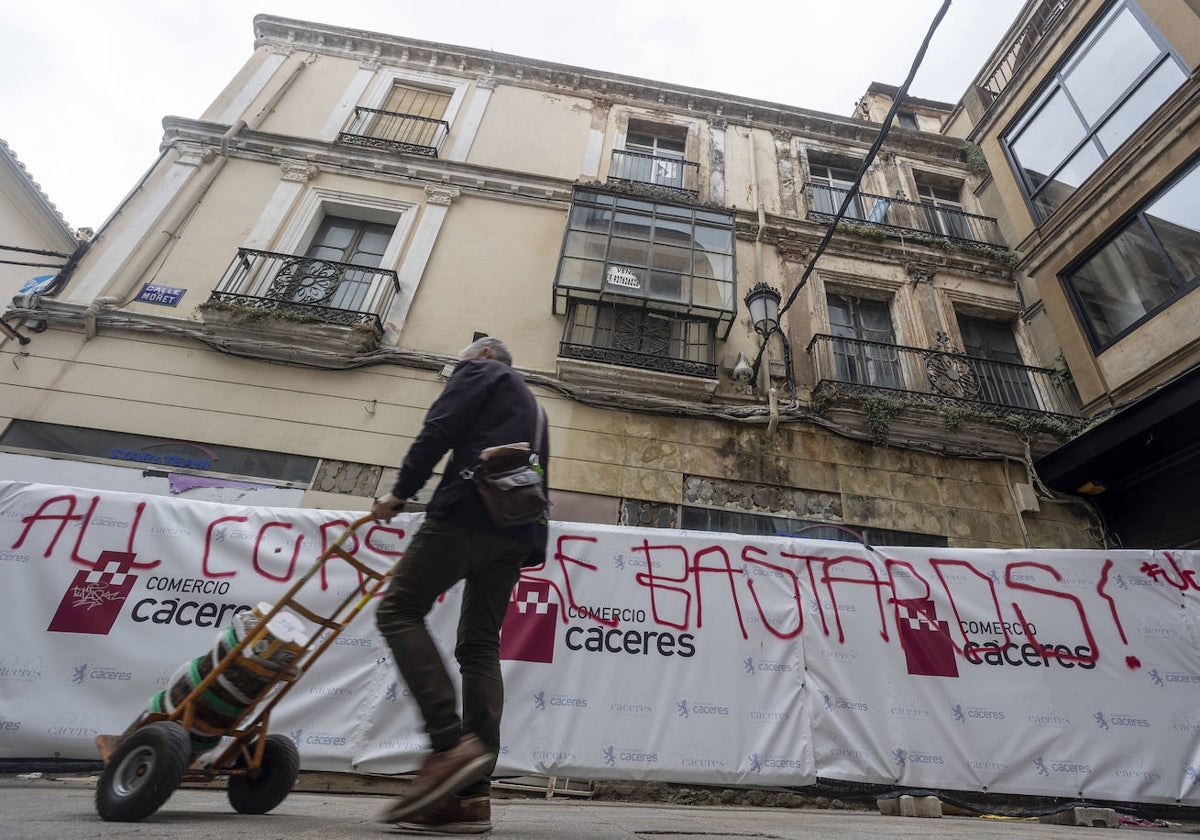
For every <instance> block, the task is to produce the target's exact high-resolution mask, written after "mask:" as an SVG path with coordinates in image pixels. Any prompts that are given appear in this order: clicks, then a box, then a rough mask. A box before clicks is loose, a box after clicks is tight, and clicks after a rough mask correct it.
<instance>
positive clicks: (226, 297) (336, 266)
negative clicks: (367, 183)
mask: <svg viewBox="0 0 1200 840" xmlns="http://www.w3.org/2000/svg"><path fill="white" fill-rule="evenodd" d="M399 291H400V280H399V278H398V277H397V276H396V272H394V271H392V270H390V269H386V268H371V267H370V266H361V265H353V264H351V263H343V262H334V261H332V260H321V259H314V258H312V257H300V256H296V255H294V254H276V253H272V252H270V251H259V250H256V249H254V248H238V252H237V256H236V257H234V259H233V262H231V263H230V264H229V268H227V269H225V276H223V277H222V278H221V282H220V284H219V285H218V286H217V288H216V289H214V290H213V292H212V294H211V295H210V297H209V300H210V301H216V302H220V303H225V304H229V305H230V306H235V307H245V308H247V309H257V310H266V311H271V312H278V313H281V314H286V315H288V316H291V317H293V318H294V319H295V320H297V321H303V320H312V321H317V322H321V323H325V324H336V325H340V326H355V325H359V324H362V325H366V326H370V327H374V328H375V329H376V330H378V331H380V332H382V330H383V317H384V316H385V315H386V314H387V311H388V307H389V306H391V303H392V301H393V300H394V299H395V297H396V295H397V293H398V292H399Z"/></svg>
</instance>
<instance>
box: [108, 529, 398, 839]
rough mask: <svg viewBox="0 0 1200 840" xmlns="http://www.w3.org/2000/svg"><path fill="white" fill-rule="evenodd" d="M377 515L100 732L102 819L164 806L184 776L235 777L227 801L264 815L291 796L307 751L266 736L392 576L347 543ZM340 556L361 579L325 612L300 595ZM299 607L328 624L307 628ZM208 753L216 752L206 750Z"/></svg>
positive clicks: (130, 817)
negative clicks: (279, 709)
mask: <svg viewBox="0 0 1200 840" xmlns="http://www.w3.org/2000/svg"><path fill="white" fill-rule="evenodd" d="M371 521H372V518H371V516H370V515H369V514H368V515H367V516H363V517H361V518H359V519H357V520H355V521H354V522H353V523H351V524H350V526H349V527H347V528H346V530H345V531H343V532H342V534H341V536H339V537H338V538H337V540H336V541H335V542H334V543H333V545H331V546H330V547H329V548H328V549H327V550H326V551H325V552H323V553H322V554H321V556H320V557H319V558H318V559H317V561H316V562H315V563H314V564H313V566H312V568H310V569H309V570H308V571H307V572H306V573H305V574H304V575H303V576H302V577H300V578H299V579H298V580H297V581H296V582H295V583H294V584H293V585H292V586H291V588H290V589H288V591H287V592H286V593H284V595H283V596H282V597H281V598H280V599H279V600H278V601H277V602H276V603H275V604H274V605H273V606H272V605H268V604H260V605H259V606H258V608H257V609H256V610H254V611H253V613H239V614H238V616H235V623H234V625H231V626H230V627H229V628H227V630H225V631H223V632H222V633H221V635H220V636H218V639H217V642H216V644H215V645H214V648H213V650H212V652H211V654H205V655H203V656H200V657H197V658H196V659H194V660H191V661H190V662H186V663H184V665H183V666H181V668H180V669H179V671H177V672H176V675H175V677H173V678H172V681H171V684H169V685H168V689H167V691H165V692H159V693H158V694H157V695H155V697H154V699H153V700H152V701H151V704H150V708H149V709H148V710H147V711H145V712H143V713H142V714H141V715H140V716H139V717H138V718H137V719H136V720H135V721H134V722H133V723H132V724H130V726H129V728H128V729H126V730H125V732H123V733H122V734H120V735H99V736H97V738H96V746H97V747H98V748H99V750H100V758H101V759H102V760H103V761H104V769H103V771H102V772H101V774H100V780H99V782H98V784H97V786H96V811H97V812H98V813H99V814H100V817H101V818H102V819H104V820H108V821H116V822H136V821H137V820H141V819H144V818H146V817H148V816H150V815H151V814H153V813H154V812H155V811H157V810H158V809H159V808H160V807H162V805H163V803H165V802H166V801H167V799H168V798H169V797H170V796H171V794H172V793H173V792H174V791H175V789H176V788H177V787H179V785H180V784H181V783H183V782H185V781H189V782H210V781H214V780H215V779H217V777H219V776H227V777H228V779H229V802H230V804H231V805H232V806H233V808H234V810H236V811H237V812H239V813H242V814H265V813H266V812H268V811H270V810H271V809H272V808H274V807H275V806H276V805H278V804H279V803H280V802H282V801H283V800H284V799H285V798H286V797H287V795H288V794H289V793H290V792H291V790H292V787H293V786H294V785H295V783H296V779H297V777H298V776H299V772H300V752H299V749H298V748H297V746H296V744H295V743H294V742H293V741H292V739H291V738H289V737H287V736H286V735H277V734H272V735H268V734H267V728H268V725H269V723H270V716H271V710H272V709H274V708H275V704H277V703H278V702H279V701H280V700H282V699H283V698H284V697H286V696H287V693H288V691H289V690H291V688H292V686H293V685H295V683H296V681H297V680H298V679H300V677H302V676H303V675H304V673H305V672H306V671H307V670H308V668H309V667H310V666H311V665H312V664H313V662H315V661H316V659H317V657H319V656H320V655H321V654H322V653H324V652H325V649H326V648H328V647H329V646H330V645H331V644H333V641H334V640H335V639H336V638H337V637H338V635H339V634H340V633H341V632H342V630H343V629H344V628H345V627H346V625H347V624H349V623H350V622H351V621H352V620H353V619H354V617H355V616H356V615H358V613H359V612H360V611H361V610H362V609H363V607H365V606H366V605H367V604H368V603H369V602H370V600H371V598H372V597H374V596H375V594H376V593H377V592H378V591H379V590H380V589H381V588H382V587H383V585H384V583H385V581H386V580H387V577H388V575H389V573H390V572H379V571H376V570H374V569H371V568H370V567H369V566H367V565H366V564H364V563H362V562H361V561H359V560H357V559H355V558H354V556H353V555H352V554H351V553H350V552H348V551H347V550H346V549H345V548H344V547H343V546H344V545H345V543H346V541H347V540H348V539H349V538H350V536H351V535H352V534H354V532H355V531H357V530H358V528H360V527H361V526H363V525H365V524H366V523H368V522H371ZM334 557H339V558H341V559H342V560H345V561H346V562H347V563H349V564H350V565H351V566H352V567H353V568H354V569H355V570H356V571H357V572H358V573H359V575H360V579H359V586H358V588H357V589H356V590H352V591H351V592H350V593H349V594H348V595H347V596H346V597H345V599H344V600H342V602H341V603H340V604H339V605H338V606H337V607H336V608H335V609H334V610H333V611H332V614H331V615H330V616H329V617H325V616H321V615H318V614H317V613H316V612H314V611H313V610H311V609H309V608H308V607H305V606H304V605H303V604H301V603H299V602H298V601H297V600H296V595H297V593H298V592H299V591H300V590H301V589H302V588H303V587H304V585H305V584H306V583H308V582H309V581H310V580H312V578H313V576H314V575H315V574H316V573H317V572H318V571H320V570H321V569H322V568H323V567H324V566H325V563H326V562H327V561H329V560H331V559H332V558H334ZM285 611H286V612H285ZM292 613H297V614H299V615H301V616H303V617H304V618H306V619H308V621H310V622H312V623H313V624H315V625H317V627H318V628H321V629H320V630H318V632H317V633H315V634H313V635H311V636H306V635H304V634H303V633H300V632H299V630H300V629H302V627H301V625H300V623H299V621H298V620H297V619H296V618H295V617H294V616H293V615H292ZM235 625H237V626H235ZM189 688H190V690H188V689H189ZM223 739H228V740H226V742H225V743H224V746H222V747H220V749H219V751H217V749H218V745H220V743H221V742H222V740H223ZM206 753H207V754H209V755H210V756H211V757H202V756H204V755H205V754H206Z"/></svg>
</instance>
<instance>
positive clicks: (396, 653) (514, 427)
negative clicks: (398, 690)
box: [371, 337, 550, 833]
mask: <svg viewBox="0 0 1200 840" xmlns="http://www.w3.org/2000/svg"><path fill="white" fill-rule="evenodd" d="M460 358H461V361H460V362H459V363H458V365H457V366H456V367H455V368H454V373H453V374H452V375H451V376H450V379H449V381H448V382H447V383H446V387H445V389H444V390H443V391H442V394H441V395H440V396H439V397H438V398H437V400H435V401H434V403H433V405H431V406H430V408H429V411H428V413H427V414H426V416H425V423H424V425H423V426H422V428H421V431H420V433H419V434H418V435H417V438H416V440H414V441H413V443H412V446H411V447H410V448H409V450H408V454H407V455H406V456H405V458H404V463H403V465H402V466H401V468H400V474H399V476H398V477H397V479H396V484H395V487H394V488H393V490H392V492H391V493H390V494H388V495H386V496H383V497H382V498H379V499H376V500H375V503H374V505H373V506H372V507H371V515H372V516H373V517H374V518H375V519H376V520H377V521H381V522H387V521H389V520H390V519H391V518H392V516H394V515H395V514H396V513H398V512H399V511H402V510H403V509H404V505H405V500H406V499H408V498H410V497H412V496H413V495H414V494H416V492H417V491H418V490H420V489H421V487H422V486H423V485H424V484H425V482H426V481H427V480H428V479H429V476H430V475H431V474H432V472H433V468H434V466H436V465H437V463H438V461H439V460H440V459H441V457H442V456H443V455H444V454H445V453H446V452H447V451H450V452H451V457H450V459H449V461H448V463H447V465H446V470H445V473H444V475H443V476H442V480H441V482H440V483H439V484H438V487H437V490H436V491H435V492H434V494H433V497H432V498H431V499H430V501H429V504H428V506H427V508H426V515H425V521H424V523H423V524H422V525H421V527H420V528H419V529H418V530H417V533H416V534H415V535H414V536H413V538H412V542H411V543H410V544H409V546H408V549H407V550H406V551H405V553H404V556H403V557H402V558H401V559H400V562H399V563H398V564H397V566H396V568H395V570H394V571H393V572H392V578H391V581H390V583H389V585H388V589H387V592H386V594H385V595H384V597H383V599H382V601H381V602H380V604H379V608H378V610H377V612H376V623H377V625H378V626H379V630H380V632H381V633H382V634H383V636H384V638H385V639H387V642H388V645H389V646H390V647H391V650H392V657H393V659H394V660H395V662H396V665H397V667H398V668H399V669H400V675H401V676H402V677H403V678H404V681H405V682H406V683H407V684H408V688H409V690H410V691H411V692H412V696H413V697H414V698H415V699H416V701H417V706H418V708H419V709H420V711H421V715H422V717H423V718H424V721H425V731H426V732H427V733H428V735H429V740H430V744H431V746H432V748H433V751H432V752H431V753H430V754H429V755H428V756H427V757H426V759H425V761H424V763H423V764H422V766H421V770H420V772H419V773H418V775H417V778H416V780H415V781H414V782H413V783H412V785H411V786H410V788H409V790H408V791H407V794H406V795H405V796H403V797H401V798H400V799H399V800H397V801H396V802H394V803H392V804H391V805H390V806H389V807H388V808H386V809H385V810H384V811H383V813H382V814H380V817H379V820H380V822H385V823H397V824H399V825H400V826H401V827H402V828H406V829H409V830H416V831H428V832H440V833H481V832H484V831H488V830H490V829H491V805H490V798H489V790H490V781H489V778H490V776H491V773H492V770H493V769H494V768H495V766H496V756H497V753H498V750H499V748H500V716H501V713H502V711H503V708H504V685H503V680H502V677H501V671H500V625H501V623H502V622H503V620H504V614H505V611H506V609H507V607H508V599H509V595H510V593H511V591H512V588H513V586H514V585H515V584H516V582H517V578H518V577H519V575H520V569H521V567H522V566H533V565H537V564H539V563H541V562H542V561H543V560H544V558H545V552H546V523H545V522H544V521H543V522H538V523H534V524H531V525H519V526H513V527H504V528H502V527H499V526H496V525H494V524H493V523H492V520H491V518H490V517H489V515H488V512H487V509H486V508H485V507H484V504H483V501H482V500H481V498H480V496H479V493H478V491H477V490H476V489H475V486H474V483H473V482H472V481H471V480H469V479H468V478H464V477H463V475H462V474H461V473H462V472H463V470H465V469H469V468H471V467H473V466H474V465H475V464H476V463H477V462H478V459H479V453H480V451H481V450H483V449H486V448H487V447H490V446H499V445H503V444H507V443H513V442H516V441H526V440H527V441H530V445H531V447H532V448H533V450H534V451H535V452H537V454H538V458H539V462H540V464H541V465H542V469H543V477H542V481H543V487H544V488H548V486H549V477H548V474H547V473H546V472H544V471H545V470H546V469H548V467H549V463H550V446H549V433H548V432H547V431H545V430H544V426H545V423H544V420H543V422H541V423H539V416H540V414H541V411H542V409H541V407H540V406H539V405H538V403H537V400H536V399H535V398H534V396H533V393H532V392H531V391H530V390H529V387H528V386H527V385H526V384H525V381H524V380H523V379H522V378H521V376H520V375H519V374H518V373H517V372H516V371H515V370H513V368H512V355H511V354H510V353H509V351H508V348H507V347H505V345H504V343H503V342H502V341H500V340H499V339H495V338H490V337H485V338H481V339H479V340H478V341H476V342H474V343H473V344H471V345H470V346H469V347H467V348H466V349H464V350H463V351H462V353H461V354H460ZM539 427H541V428H543V431H542V434H541V439H540V440H534V436H535V430H536V429H538V428H539ZM460 580H465V581H466V585H465V588H464V590H463V596H462V611H461V614H460V616H459V622H458V638H457V644H456V646H455V649H454V657H455V659H457V660H458V665H459V671H460V673H461V675H462V716H461V717H460V716H459V713H458V708H459V707H458V700H457V698H456V696H455V691H454V685H453V683H452V682H451V679H450V675H449V673H448V672H447V670H446V665H445V663H444V662H443V661H442V658H441V656H440V655H439V653H438V650H437V648H436V647H435V645H434V642H433V639H432V638H431V637H430V635H429V631H428V629H427V628H426V626H425V616H426V614H428V612H429V611H430V609H432V607H433V604H434V602H435V601H436V600H437V599H438V597H439V596H441V595H442V593H444V592H445V591H446V590H448V589H449V588H450V587H451V586H453V585H454V584H455V583H457V582H458V581H460Z"/></svg>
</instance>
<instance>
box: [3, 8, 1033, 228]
mask: <svg viewBox="0 0 1200 840" xmlns="http://www.w3.org/2000/svg"><path fill="white" fill-rule="evenodd" d="M1023 5H1024V0H954V1H953V2H952V4H951V6H950V9H949V11H948V12H947V14H946V17H945V18H944V19H943V21H942V23H941V24H940V26H939V27H938V30H937V32H936V33H935V34H934V37H933V40H932V41H931V43H930V46H929V49H928V52H927V53H926V56H925V60H924V62H923V63H922V65H921V69H920V71H919V72H918V74H917V76H916V78H915V80H914V81H913V84H912V86H911V87H910V88H909V94H910V95H912V96H917V97H921V98H924V99H934V100H939V101H943V102H957V101H958V99H959V98H960V97H961V96H962V94H963V92H964V91H965V90H966V88H967V85H968V84H970V82H971V80H972V79H973V78H974V76H975V74H976V73H977V72H978V71H979V69H980V67H981V65H982V63H983V62H984V61H985V60H986V59H987V57H988V55H990V53H991V51H992V49H993V48H994V47H995V45H996V44H997V43H998V42H999V40H1000V38H1001V37H1002V36H1003V35H1004V33H1005V32H1006V31H1007V29H1008V27H1009V26H1010V25H1011V23H1012V22H1013V20H1014V19H1015V18H1016V16H1017V13H1018V12H1019V10H1020V8H1021V7H1022V6H1023ZM940 6H941V0H790V1H789V2H761V0H760V2H758V3H749V2H745V0H742V2H740V3H738V2H729V0H690V2H684V0H603V2H592V3H581V2H579V1H578V0H504V2H500V0H490V2H482V0H456V2H445V0H431V2H416V0H337V2H333V3H331V2H327V1H326V2H317V0H159V2H154V3H151V2H147V0H87V2H83V0H7V2H5V3H3V7H2V8H0V40H2V42H3V44H4V48H3V50H0V79H3V80H4V81H3V82H2V83H0V138H2V139H3V140H4V141H5V142H7V143H8V145H9V147H10V148H11V150H12V151H13V152H14V153H15V154H16V156H17V158H18V159H19V160H21V162H22V163H24V165H25V167H26V169H27V170H28V171H29V173H30V175H31V176H32V177H33V179H34V180H35V181H37V182H38V183H39V184H40V185H41V187H42V191H43V192H44V193H46V195H47V196H48V197H49V198H50V200H51V202H53V203H54V204H55V206H57V207H58V209H59V211H60V212H61V213H62V214H63V216H64V217H65V218H66V220H67V223H68V224H70V225H72V226H73V227H92V228H97V227H99V226H100V225H101V224H102V223H103V221H104V219H105V218H106V217H107V216H108V215H109V214H110V213H111V212H112V211H113V210H114V209H116V207H117V205H118V204H119V203H120V202H121V199H122V198H123V197H124V196H125V194H126V193H127V192H128V191H129V190H130V189H131V188H132V187H133V186H134V185H135V184H136V183H137V181H138V179H139V178H140V177H141V176H142V174H143V173H144V172H145V170H146V169H147V168H148V167H149V166H150V165H151V164H152V163H153V162H154V160H155V158H156V156H157V155H158V145H159V141H160V140H161V139H162V119H163V117H165V116H168V115H170V116H181V117H190V118H198V117H199V116H200V114H201V113H202V112H203V111H204V110H205V109H206V108H207V107H208V105H209V104H210V103H211V102H212V101H213V100H214V99H215V98H216V97H217V95H218V94H219V93H220V92H221V90H222V89H223V88H224V86H225V85H226V84H227V83H228V82H229V81H230V79H232V78H233V76H234V74H235V73H236V72H237V71H238V70H239V69H240V68H241V67H242V65H243V64H245V62H246V61H247V60H249V59H250V57H251V55H252V53H253V50H254V29H253V19H254V16H255V15H256V14H260V13H261V14H271V15H278V16H281V17H290V18H295V19H299V20H307V21H313V22H316V23H323V24H330V25H334V26H341V27H346V28H351V29H365V30H369V31H372V32H382V33H386V34H389V35H397V36H403V37H411V38H418V39H421V40H426V41H437V42H440V43H445V44H453V45H458V46H464V47H472V48H476V49H490V50H495V51H496V52H499V53H508V54H511V55H518V56H523V57H526V58H533V59H539V60H543V61H551V62H557V63H561V64H569V65H574V66H579V67H586V68H590V69H593V70H600V71H607V72H612V73H618V74H622V75H626V76H636V77H641V78H645V79H650V80H654V81H659V82H668V83H672V84H678V85H684V86H687V87H694V88H701V89H704V90H711V91H715V92H719V93H725V94H732V95H737V96H746V97H750V98H753V99H759V100H764V101H767V102H774V103H778V104H783V105H789V106H794V107H800V108H807V109H810V110H815V111H824V112H827V113H831V114H837V115H840V116H849V115H850V113H851V111H852V110H853V107H854V103H855V102H856V101H857V100H858V99H859V97H861V96H862V94H863V93H865V92H866V89H867V86H868V85H869V84H870V83H871V82H873V81H878V82H883V83H885V84H891V85H896V86H899V85H900V84H902V83H903V81H904V79H905V77H906V76H907V74H908V71H909V68H910V66H911V65H912V61H913V58H914V56H915V55H916V52H917V50H918V48H919V47H920V44H921V41H922V39H923V38H924V37H925V33H926V32H927V30H928V29H929V25H930V23H931V22H932V21H933V18H934V15H935V14H936V13H937V10H938V9H939V8H940ZM730 10H733V11H734V12H737V13H736V14H730ZM742 10H747V11H748V13H741V12H742ZM967 44H969V45H971V46H964V45H967Z"/></svg>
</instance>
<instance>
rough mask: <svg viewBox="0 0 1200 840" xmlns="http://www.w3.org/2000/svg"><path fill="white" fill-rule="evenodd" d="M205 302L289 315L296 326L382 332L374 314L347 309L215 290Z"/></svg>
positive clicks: (381, 327) (380, 321)
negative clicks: (311, 324) (308, 324)
mask: <svg viewBox="0 0 1200 840" xmlns="http://www.w3.org/2000/svg"><path fill="white" fill-rule="evenodd" d="M208 299H209V300H210V301H217V302H219V303H227V304H230V305H231V306H237V307H239V308H242V309H249V310H259V311H262V312H277V313H280V314H283V315H290V316H293V317H294V320H295V321H296V322H297V323H298V324H300V323H304V322H305V321H312V322H314V323H322V324H333V325H335V326H343V327H353V326H358V325H360V324H361V325H364V326H369V327H374V328H375V329H376V330H379V331H381V332H382V330H383V322H382V320H380V318H379V316H378V315H376V314H375V313H373V312H354V311H352V310H349V309H334V308H332V307H329V306H311V305H309V304H306V303H293V302H291V301H286V300H272V299H270V298H260V297H251V296H249V295H237V294H233V293H231V292H217V291H214V292H213V293H212V294H210V295H209V296H208Z"/></svg>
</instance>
